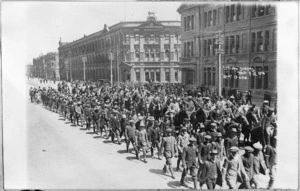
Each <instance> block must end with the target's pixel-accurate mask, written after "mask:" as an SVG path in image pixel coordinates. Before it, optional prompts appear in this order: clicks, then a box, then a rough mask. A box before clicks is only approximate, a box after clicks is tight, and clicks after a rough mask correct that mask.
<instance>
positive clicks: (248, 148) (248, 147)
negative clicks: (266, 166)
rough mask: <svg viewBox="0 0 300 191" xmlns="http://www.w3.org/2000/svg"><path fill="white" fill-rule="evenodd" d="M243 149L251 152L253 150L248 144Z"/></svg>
mask: <svg viewBox="0 0 300 191" xmlns="http://www.w3.org/2000/svg"><path fill="white" fill-rule="evenodd" d="M245 151H247V152H250V153H252V152H253V151H254V149H253V148H252V147H250V146H246V147H245Z"/></svg>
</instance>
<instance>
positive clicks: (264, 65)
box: [177, 2, 277, 98]
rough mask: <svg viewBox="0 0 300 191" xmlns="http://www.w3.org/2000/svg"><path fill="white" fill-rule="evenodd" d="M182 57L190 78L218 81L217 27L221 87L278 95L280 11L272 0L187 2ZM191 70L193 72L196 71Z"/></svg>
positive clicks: (202, 82)
mask: <svg viewBox="0 0 300 191" xmlns="http://www.w3.org/2000/svg"><path fill="white" fill-rule="evenodd" d="M177 11H178V12H179V13H180V15H181V26H182V35H181V44H182V51H181V57H182V58H181V60H180V67H181V68H182V73H183V79H182V81H183V82H184V83H185V84H191V85H197V86H209V87H216V88H217V87H218V85H219V84H218V81H219V80H218V79H219V75H218V73H219V62H218V58H219V56H218V52H216V49H217V48H218V45H217V43H218V38H217V36H216V33H217V32H219V31H220V32H221V42H223V43H222V45H221V49H222V53H221V68H222V71H221V73H222V76H221V78H222V80H221V87H222V88H225V90H229V89H233V88H236V89H239V90H242V91H246V90H251V91H252V93H253V95H254V97H257V98H261V97H262V96H263V95H264V93H265V91H268V92H269V93H271V94H272V96H273V97H276V93H277V89H276V87H277V75H276V68H277V67H276V65H277V60H276V55H277V11H276V6H275V5H274V4H272V3H271V2H270V3H257V2H256V3H254V4H245V3H240V2H239V3H225V4H224V3H214V4H208V3H202V4H186V3H183V4H182V5H181V6H180V7H179V8H178V10H177ZM191 76H192V77H191Z"/></svg>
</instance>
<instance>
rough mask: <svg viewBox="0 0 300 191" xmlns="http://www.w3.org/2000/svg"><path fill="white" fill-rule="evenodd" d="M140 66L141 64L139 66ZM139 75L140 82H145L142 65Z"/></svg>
mask: <svg viewBox="0 0 300 191" xmlns="http://www.w3.org/2000/svg"><path fill="white" fill-rule="evenodd" d="M141 65H142V64H141ZM140 75H141V82H145V70H144V64H143V65H142V66H141V68H140Z"/></svg>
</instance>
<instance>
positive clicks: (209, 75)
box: [207, 68, 211, 86]
mask: <svg viewBox="0 0 300 191" xmlns="http://www.w3.org/2000/svg"><path fill="white" fill-rule="evenodd" d="M207 73H208V85H209V86H211V68H207Z"/></svg>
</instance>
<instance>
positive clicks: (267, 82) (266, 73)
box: [263, 66, 269, 90]
mask: <svg viewBox="0 0 300 191" xmlns="http://www.w3.org/2000/svg"><path fill="white" fill-rule="evenodd" d="M268 73H269V72H268V66H264V75H263V79H264V89H265V90H266V89H268V88H269V81H268V77H269V75H268Z"/></svg>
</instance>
